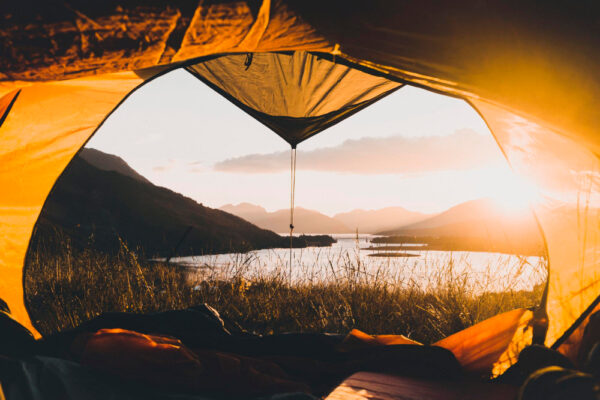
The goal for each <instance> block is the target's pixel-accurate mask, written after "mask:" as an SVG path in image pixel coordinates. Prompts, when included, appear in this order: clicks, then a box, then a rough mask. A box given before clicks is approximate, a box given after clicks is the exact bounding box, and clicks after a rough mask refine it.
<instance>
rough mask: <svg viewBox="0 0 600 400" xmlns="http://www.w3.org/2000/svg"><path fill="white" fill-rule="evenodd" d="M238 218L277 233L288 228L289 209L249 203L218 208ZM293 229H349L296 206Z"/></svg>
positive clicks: (338, 231) (335, 230)
mask: <svg viewBox="0 0 600 400" xmlns="http://www.w3.org/2000/svg"><path fill="white" fill-rule="evenodd" d="M219 209H220V210H222V211H226V212H228V213H231V214H233V215H237V216H238V217H240V218H243V219H245V220H246V221H250V222H252V223H253V224H255V225H257V226H260V227H261V228H263V229H269V230H271V231H274V232H278V233H285V232H288V231H289V230H290V210H289V209H283V210H278V211H274V212H268V211H267V210H265V209H264V208H262V207H260V206H257V205H254V204H250V203H240V204H238V205H232V204H226V205H224V206H222V207H220V208H219ZM294 231H295V232H298V233H317V234H326V233H349V232H351V230H350V229H349V228H348V227H347V226H346V225H345V224H344V223H342V222H340V221H338V220H335V219H333V218H331V217H328V216H327V215H325V214H321V213H320V212H318V211H313V210H307V209H305V208H301V207H296V208H295V210H294Z"/></svg>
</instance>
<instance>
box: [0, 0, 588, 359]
mask: <svg viewBox="0 0 600 400" xmlns="http://www.w3.org/2000/svg"><path fill="white" fill-rule="evenodd" d="M0 9H1V10H2V12H1V15H2V20H1V22H0V36H1V37H2V41H1V43H0V48H1V51H2V57H0V188H2V190H0V293H1V296H2V297H3V298H4V299H5V300H6V301H7V303H8V304H9V306H10V307H11V309H12V310H13V313H14V315H15V316H16V318H17V319H18V320H19V321H20V322H22V323H23V324H25V325H27V326H28V327H30V328H32V329H33V327H32V325H31V322H30V320H29V317H28V313H27V310H26V309H25V305H24V300H23V265H24V259H25V255H26V253H27V248H28V243H29V240H30V237H31V233H32V229H33V227H34V225H35V223H36V219H37V218H38V215H39V213H40V210H41V209H42V207H43V205H44V201H45V199H46V198H47V196H48V194H49V192H50V190H51V189H52V187H53V185H54V183H55V181H56V180H57V178H58V176H59V175H60V174H61V172H62V171H63V170H64V169H65V167H66V166H67V164H68V163H69V161H70V160H71V159H72V158H73V156H74V155H75V154H76V153H77V152H78V150H79V149H80V148H81V147H82V146H83V145H84V144H85V143H86V141H87V140H88V139H89V138H90V137H91V136H92V135H93V134H94V132H95V131H96V130H97V129H98V127H99V126H100V125H101V124H102V123H103V121H104V120H105V119H106V118H107V117H108V116H109V115H110V114H111V112H112V111H113V110H114V109H115V108H117V107H118V106H119V104H120V103H121V102H122V101H123V100H124V99H125V98H127V96H128V95H129V94H130V93H131V92H132V91H134V90H135V89H136V88H139V87H141V86H142V85H144V84H145V83H147V82H149V81H150V80H152V79H155V78H157V77H159V76H160V75H161V74H164V73H165V72H168V71H170V70H173V69H176V68H185V69H187V70H188V71H189V72H190V73H192V74H194V75H195V76H197V77H198V78H199V79H201V80H202V81H204V82H205V83H207V84H208V85H209V86H211V87H212V88H213V89H215V90H217V91H219V92H220V93H221V94H223V95H224V96H226V97H227V98H228V99H230V100H231V101H232V102H234V103H235V104H236V105H238V106H239V107H240V108H241V109H243V110H244V111H245V112H247V113H249V114H250V115H252V116H253V117H254V118H256V119H258V120H259V121H261V122H262V123H264V124H265V125H266V126H268V127H269V128H270V129H272V130H273V131H274V132H276V133H277V134H279V135H280V136H282V137H283V138H284V139H285V140H287V141H288V142H289V143H290V144H291V145H292V146H295V145H296V144H298V143H299V142H300V141H302V140H304V139H306V138H308V137H310V136H311V135H314V134H317V133H318V132H320V131H322V130H323V129H326V128H327V127H329V126H331V125H332V124H334V123H336V122H338V121H340V120H341V119H343V118H345V117H348V116H350V115H352V114H353V113H355V112H359V111H360V110H361V109H362V108H363V107H366V106H368V105H369V104H371V103H372V102H374V101H377V100H378V99H380V98H382V97H383V96H385V95H387V94H389V93H391V92H392V91H394V90H398V89H400V90H401V86H403V85H414V86H418V87H421V88H425V89H428V90H432V91H435V92H438V93H441V94H445V95H449V96H455V97H458V98H461V99H464V100H465V101H467V102H468V103H469V104H470V105H471V106H472V107H474V108H475V109H476V110H477V111H478V112H479V114H480V115H481V116H482V118H483V119H484V120H485V121H486V123H487V124H488V126H489V128H490V130H491V131H492V133H493V135H494V136H495V138H496V140H497V142H498V145H499V146H500V148H501V149H502V151H503V152H504V154H505V156H506V158H507V160H508V162H509V163H510V164H511V166H512V168H513V169H514V170H515V171H516V172H518V173H519V174H521V176H522V177H524V179H526V180H527V181H528V182H529V183H530V184H531V185H535V187H536V188H537V189H538V190H539V191H540V193H541V194H542V195H543V201H541V202H540V203H539V204H536V205H535V213H536V216H537V219H538V221H539V225H540V227H541V230H542V231H543V234H544V237H545V241H546V245H547V250H548V257H549V286H548V294H547V303H546V309H547V314H548V321H549V327H548V331H547V335H546V339H545V340H546V344H548V345H552V344H555V343H556V345H557V346H558V345H559V344H560V345H561V346H560V349H561V350H562V351H563V352H565V353H569V352H570V351H573V349H575V348H576V346H577V338H578V335H579V334H581V327H582V326H583V323H584V320H585V316H586V315H588V314H589V311H591V310H593V309H594V308H595V307H596V306H597V305H598V294H599V293H600V264H599V261H600V253H599V251H600V225H599V221H600V219H599V210H600V208H599V207H600V196H599V194H600V193H599V191H600V175H599V173H600V163H599V159H598V154H599V153H600V135H598V129H600V112H598V104H600V76H599V75H598V71H599V70H600V52H598V48H600V24H598V22H597V15H599V11H600V4H599V3H597V2H594V1H581V2H576V3H571V2H567V1H565V0H563V1H556V2H537V1H533V0H525V1H516V0H509V1H504V0H488V1H485V2H475V1H473V2H468V1H461V2H458V3H457V2H447V1H441V0H424V1H418V2H417V1H404V2H384V1H373V2H369V3H362V2H343V1H340V0H331V1H327V2H323V1H321V2H316V1H298V0H263V1H258V0H257V1H252V0H239V1H231V0H213V1H201V2H191V1H185V0H176V1H169V2H166V1H162V0H153V1H149V2H143V3H138V2H134V1H129V0H109V1H103V2H86V1H83V0H73V1H69V2H54V1H45V2H42V1H39V0H29V1H22V2H4V3H3V4H2V6H0ZM586 310H587V311H586ZM582 322H583V323H582ZM559 338H560V340H559V342H556V341H557V340H558V339H559Z"/></svg>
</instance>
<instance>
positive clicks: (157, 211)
mask: <svg viewBox="0 0 600 400" xmlns="http://www.w3.org/2000/svg"><path fill="white" fill-rule="evenodd" d="M107 156H110V155H107ZM110 157H115V156H110ZM125 165H126V164H125ZM132 171H133V170H132ZM134 173H135V171H134ZM136 174H137V173H136ZM189 227H192V228H191V230H190V232H189V234H188V235H187V237H186V239H185V241H184V242H183V243H182V245H181V247H180V248H179V251H178V255H191V254H207V253H219V252H229V251H245V250H249V249H256V248H271V247H279V246H285V245H286V244H285V243H287V242H285V240H284V238H282V237H281V236H279V235H277V234H275V233H274V232H271V231H268V230H264V229H260V228H258V227H256V226H255V225H252V224H251V223H249V222H247V221H245V220H243V219H241V218H239V217H236V216H234V215H231V214H229V213H226V212H224V211H221V210H216V209H212V208H209V207H204V206H203V205H201V204H198V203H197V202H195V201H194V200H192V199H190V198H187V197H185V196H183V195H181V194H179V193H175V192H173V191H171V190H169V189H165V188H162V187H158V186H155V185H153V184H152V183H150V182H148V181H146V180H145V179H144V178H142V179H139V178H138V177H135V178H134V177H131V176H125V175H123V174H121V173H118V172H115V171H109V170H102V169H99V168H96V167H94V166H93V165H91V164H90V163H88V162H86V161H85V160H83V159H82V157H79V156H78V157H76V158H75V159H74V160H73V161H72V162H71V164H70V165H69V167H68V168H67V170H66V171H65V172H64V173H63V175H62V176H61V177H60V179H59V180H58V182H57V184H56V186H55V187H54V189H53V191H52V193H51V195H50V197H49V198H48V200H47V202H46V205H45V207H44V209H43V210H42V214H41V217H40V220H39V222H38V224H37V226H36V234H35V236H34V239H33V240H35V241H36V242H35V243H34V244H39V241H40V240H41V241H42V242H43V243H45V244H46V245H47V246H51V247H52V246H63V245H64V244H63V243H62V239H61V240H59V241H58V242H56V240H54V242H53V239H52V238H53V237H55V236H56V235H55V233H56V232H57V231H58V232H59V233H60V234H61V235H59V236H66V237H68V238H69V239H70V242H71V243H72V244H73V245H74V246H76V247H81V248H83V247H87V246H89V247H94V248H96V249H98V250H102V251H105V252H109V253H110V252H115V251H118V249H119V248H120V246H121V244H120V239H122V240H123V242H125V243H126V245H127V246H128V247H129V248H130V249H139V248H142V249H143V252H144V253H145V254H146V255H147V256H157V255H160V256H166V255H169V254H170V253H171V252H172V250H173V249H174V248H175V246H176V245H177V243H178V242H179V241H180V239H181V238H182V236H183V234H184V233H185V232H186V230H188V228H189ZM287 245H288V246H289V244H287Z"/></svg>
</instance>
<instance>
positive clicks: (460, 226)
mask: <svg viewBox="0 0 600 400" xmlns="http://www.w3.org/2000/svg"><path fill="white" fill-rule="evenodd" d="M378 233H379V234H381V235H386V236H400V237H407V236H413V237H415V236H416V237H418V238H419V237H420V238H429V239H428V240H424V242H430V243H432V244H434V245H435V246H434V247H436V248H439V249H449V250H482V251H483V250H485V251H499V252H506V253H520V254H542V253H543V251H544V250H543V249H544V245H543V239H542V236H541V234H540V231H539V228H538V225H537V222H536V220H535V218H534V216H533V214H532V213H531V212H530V211H528V210H522V211H520V212H519V211H517V212H515V211H510V212H509V211H507V210H505V209H503V208H502V207H501V206H499V205H498V204H497V203H496V202H494V201H493V200H491V199H478V200H471V201H467V202H464V203H461V204H459V205H457V206H455V207H452V208H450V209H448V210H446V211H444V212H443V213H441V214H438V215H436V216H433V217H430V218H427V219H424V220H422V221H419V222H416V223H413V224H407V225H404V226H399V227H397V228H395V229H390V230H384V231H381V232H378ZM395 242H397V241H395Z"/></svg>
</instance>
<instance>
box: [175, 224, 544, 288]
mask: <svg viewBox="0 0 600 400" xmlns="http://www.w3.org/2000/svg"><path fill="white" fill-rule="evenodd" d="M331 236H333V237H334V238H336V239H337V243H334V244H333V245H332V246H331V247H309V248H304V249H293V250H292V268H290V259H289V256H290V250H289V249H266V250H256V251H251V252H248V253H232V254H219V255H207V256H190V257H179V258H173V259H172V261H173V262H177V263H179V264H182V265H185V266H188V267H195V268H194V269H193V271H195V272H196V275H202V274H205V275H206V276H207V277H210V279H220V277H222V278H223V279H225V278H230V277H232V276H236V277H243V278H244V279H247V280H249V281H253V280H258V279H261V278H264V277H267V276H274V275H275V276H279V277H281V278H282V279H285V280H287V281H289V280H290V277H291V281H292V283H294V284H304V283H307V284H322V283H327V282H332V281H340V280H349V281H352V282H364V283H368V282H372V281H373V280H376V281H378V282H382V281H385V282H388V283H390V284H394V285H406V286H410V287H414V286H415V285H417V286H418V287H420V288H423V289H427V287H439V286H440V285H443V284H444V283H450V282H458V281H460V283H462V284H466V285H468V286H469V287H470V288H471V289H472V290H473V292H474V294H476V293H481V292H483V291H506V290H530V289H531V288H532V287H533V286H534V285H536V284H540V283H542V282H544V280H545V277H546V267H545V260H544V259H543V258H541V257H533V256H530V257H524V256H515V255H507V254H500V253H485V252H468V251H455V252H450V251H435V250H424V249H420V248H421V247H422V245H420V244H415V243H412V244H403V245H402V246H404V247H410V249H405V250H403V251H402V252H401V253H407V254H409V255H410V256H406V257H402V256H400V257H370V255H372V254H376V253H378V252H385V253H396V254H397V253H398V252H395V251H389V250H386V246H385V245H382V246H381V250H368V249H367V248H369V247H371V246H372V245H373V244H372V243H371V242H370V240H371V239H372V238H373V237H375V236H373V235H360V236H358V238H357V237H356V235H352V234H349V235H331ZM392 246H393V245H390V246H389V247H392ZM396 246H398V245H396ZM415 255H416V257H415Z"/></svg>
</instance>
